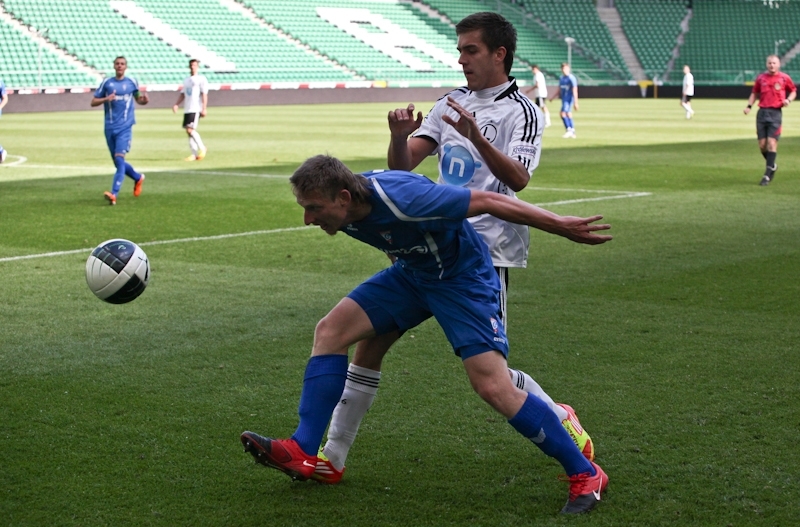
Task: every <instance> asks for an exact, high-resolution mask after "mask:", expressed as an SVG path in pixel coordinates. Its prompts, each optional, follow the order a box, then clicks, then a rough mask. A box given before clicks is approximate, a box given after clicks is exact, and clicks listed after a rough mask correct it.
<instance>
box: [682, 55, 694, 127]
mask: <svg viewBox="0 0 800 527" xmlns="http://www.w3.org/2000/svg"><path fill="white" fill-rule="evenodd" d="M692 97H694V75H692V71H691V70H690V69H689V66H684V67H683V87H682V89H681V106H683V109H684V110H686V118H687V119H691V118H692V116H693V115H694V110H693V109H692Z"/></svg>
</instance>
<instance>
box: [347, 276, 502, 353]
mask: <svg viewBox="0 0 800 527" xmlns="http://www.w3.org/2000/svg"><path fill="white" fill-rule="evenodd" d="M347 296H348V297H349V298H351V299H353V300H354V301H355V302H356V303H357V304H358V305H359V306H361V308H362V309H363V310H364V311H365V312H366V313H367V316H368V317H369V320H370V322H372V327H373V328H374V329H375V332H376V333H377V334H378V335H383V334H385V333H389V332H391V331H395V330H399V331H400V332H401V333H402V332H404V331H406V330H409V329H411V328H413V327H416V326H418V325H419V324H421V323H422V322H423V321H425V320H427V319H428V318H430V317H431V316H433V317H435V318H436V321H437V322H438V323H439V325H440V326H441V327H442V329H443V330H444V334H445V336H446V337H447V340H448V341H449V342H450V344H451V345H452V346H453V351H454V352H455V354H456V355H458V356H459V357H461V359H462V360H463V359H468V358H469V357H472V356H474V355H479V354H481V353H485V352H487V351H491V350H496V351H499V352H500V353H502V354H503V356H504V357H506V358H508V340H507V338H506V330H505V328H504V327H503V322H502V319H501V317H500V304H499V298H500V281H499V279H498V278H497V273H496V272H495V270H494V268H493V267H491V266H486V268H483V269H479V270H475V271H471V272H470V273H466V274H464V275H461V276H459V277H456V278H451V279H446V280H422V279H419V278H417V277H415V276H414V275H413V274H412V273H410V272H407V271H406V270H404V269H403V268H402V267H401V266H400V265H399V264H394V265H392V266H391V267H389V268H388V269H384V270H383V271H381V272H379V273H377V274H376V275H374V276H372V277H371V278H369V279H368V280H366V281H365V282H364V283H362V284H361V285H359V286H358V287H356V288H355V289H354V290H353V291H352V292H351V293H350V294H349V295H347Z"/></svg>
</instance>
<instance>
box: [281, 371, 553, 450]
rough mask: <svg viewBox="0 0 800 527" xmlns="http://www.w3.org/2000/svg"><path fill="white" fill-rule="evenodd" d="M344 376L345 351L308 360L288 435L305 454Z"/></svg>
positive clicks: (315, 443) (314, 444)
mask: <svg viewBox="0 0 800 527" xmlns="http://www.w3.org/2000/svg"><path fill="white" fill-rule="evenodd" d="M345 380H347V355H317V356H315V357H311V358H310V359H309V360H308V364H307V365H306V375H305V378H304V379H303V392H302V393H301V394H300V408H299V410H298V413H299V414H300V424H299V425H297V430H295V432H294V435H292V439H294V440H295V441H297V444H298V445H300V448H302V449H303V452H305V453H306V454H308V455H309V456H316V455H317V451H318V450H319V445H320V443H322V434H324V433H325V428H327V427H328V423H329V422H330V420H331V415H333V409H334V408H336V405H337V404H339V399H340V398H341V397H342V392H343V391H344V382H345ZM564 433H566V432H564Z"/></svg>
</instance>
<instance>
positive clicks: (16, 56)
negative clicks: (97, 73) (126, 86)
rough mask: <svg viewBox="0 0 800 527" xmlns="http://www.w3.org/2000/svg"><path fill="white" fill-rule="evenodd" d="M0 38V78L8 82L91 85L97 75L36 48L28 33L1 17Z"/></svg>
mask: <svg viewBox="0 0 800 527" xmlns="http://www.w3.org/2000/svg"><path fill="white" fill-rule="evenodd" d="M0 42H2V45H0V78H2V79H3V81H4V82H5V83H6V84H7V85H8V86H29V87H36V88H37V89H38V88H39V87H40V85H41V87H53V86H59V87H65V86H91V85H93V84H96V83H97V77H94V76H92V75H90V74H88V73H85V72H83V71H80V70H79V69H78V68H77V67H76V66H75V65H73V64H71V63H69V62H68V61H67V60H65V59H64V58H63V57H61V56H59V55H57V54H55V53H54V52H53V51H52V50H50V49H48V48H46V47H44V46H42V47H41V48H40V46H39V44H37V43H36V42H35V41H34V40H32V39H31V37H30V36H29V35H27V34H25V33H24V32H22V31H21V30H20V29H19V28H17V27H14V26H13V25H11V24H10V23H8V22H7V21H6V20H2V19H0ZM40 54H41V61H40V59H39V57H40ZM40 64H41V67H40ZM40 71H41V78H40ZM40 81H41V82H40Z"/></svg>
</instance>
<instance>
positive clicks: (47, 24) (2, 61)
mask: <svg viewBox="0 0 800 527" xmlns="http://www.w3.org/2000/svg"><path fill="white" fill-rule="evenodd" d="M689 4H690V2H688V0H616V2H615V6H616V7H617V9H618V11H619V13H620V17H621V20H622V25H623V30H624V31H625V34H626V35H627V37H628V40H629V42H630V43H631V45H632V47H633V49H634V51H635V53H636V54H637V56H638V57H639V59H640V62H641V63H642V66H643V67H644V69H645V73H646V74H647V75H648V76H650V77H653V76H658V77H660V78H662V79H663V80H665V81H666V82H673V83H674V82H679V81H680V78H681V74H680V73H679V72H680V69H681V66H682V65H683V64H689V65H690V66H691V68H692V71H693V73H694V74H695V82H696V83H697V84H714V83H725V84H729V83H736V84H740V83H745V82H749V81H752V80H753V78H754V76H755V75H756V74H757V73H758V72H760V71H762V70H763V69H764V59H765V57H766V55H767V54H770V53H773V52H774V51H775V49H776V47H777V48H778V52H779V55H783V54H785V53H786V52H787V51H788V50H789V49H791V48H792V47H793V46H794V45H795V44H797V43H798V42H800V1H797V2H796V1H794V0H792V1H784V2H779V3H777V4H776V3H775V2H773V4H774V5H779V6H780V7H772V8H771V7H770V5H769V2H764V1H761V0H694V2H691V6H692V11H691V13H692V15H693V16H692V17H691V19H690V21H689V31H688V33H687V34H686V35H685V41H684V44H683V45H682V46H680V47H679V48H678V49H679V53H680V56H679V57H678V58H676V59H675V60H674V63H673V68H672V71H671V72H669V71H667V69H668V65H669V64H670V61H671V59H672V52H673V49H675V47H676V41H677V37H678V35H679V34H680V32H681V29H680V24H681V21H682V20H683V19H684V18H685V17H686V15H687V13H689V12H690V11H689V10H688V9H689V7H688V6H689ZM486 10H492V11H496V12H499V13H501V14H502V15H503V16H505V17H506V18H508V19H509V20H510V21H511V22H512V23H513V24H514V26H515V27H516V28H517V32H518V37H519V38H518V47H517V54H516V59H517V60H515V62H514V65H513V67H512V75H514V76H515V77H517V78H518V79H521V80H522V81H525V82H529V81H531V80H532V75H531V72H530V65H531V64H534V63H535V64H538V65H539V66H540V68H541V69H542V71H543V72H544V73H545V76H546V77H548V78H549V81H550V82H553V81H554V79H556V78H558V76H559V75H560V64H561V63H562V62H564V61H565V60H566V59H567V50H568V48H567V45H566V43H565V41H564V37H566V36H570V37H573V38H575V39H576V44H575V46H574V47H573V49H572V66H573V72H574V73H575V74H576V75H577V77H578V79H579V81H580V83H581V84H582V85H587V84H588V85H603V84H627V83H628V82H629V81H630V79H631V75H630V73H629V72H628V70H627V67H626V66H625V64H624V61H623V60H622V58H621V57H620V53H619V50H617V48H616V45H615V43H614V41H613V39H612V38H611V35H610V33H609V31H608V29H607V28H606V26H605V25H604V24H603V23H602V22H601V21H600V19H599V16H598V14H597V11H596V8H595V5H594V1H593V0H413V1H411V0H171V1H167V0H135V1H119V0H0V13H5V14H7V15H8V16H10V17H12V18H13V19H14V21H11V22H9V21H8V19H7V18H6V19H4V18H0V42H2V45H1V46H0V74H1V75H2V78H3V80H4V81H5V82H6V84H7V85H9V86H10V87H12V88H35V87H37V86H38V84H39V70H40V67H39V52H40V48H39V44H38V42H37V41H36V40H34V39H33V38H32V37H31V33H30V32H28V31H25V30H21V29H20V27H21V26H20V25H22V26H28V27H33V28H40V29H44V28H46V29H47V33H46V39H47V40H48V41H49V43H50V44H52V46H55V47H56V48H59V49H60V50H61V51H63V52H64V53H66V54H67V55H69V56H71V57H72V58H73V59H74V61H70V60H68V59H65V58H64V56H62V55H61V54H58V53H54V52H53V51H52V49H51V47H52V46H43V47H42V49H41V83H42V85H43V87H45V88H47V87H59V88H70V87H91V86H95V85H96V84H97V82H98V79H99V78H101V77H102V76H104V75H109V74H113V69H112V64H113V60H114V58H115V57H116V56H118V55H124V56H126V57H127V58H128V65H129V70H128V71H129V74H130V75H131V76H133V77H135V78H137V79H138V80H139V81H140V82H141V83H143V84H145V85H150V86H153V85H162V86H163V87H165V88H166V89H171V87H174V86H176V85H177V84H179V83H180V82H181V80H182V79H183V78H184V77H185V76H186V74H187V72H188V65H187V61H188V59H189V58H190V57H191V58H200V60H201V67H202V69H201V72H202V73H203V74H205V75H206V76H207V77H208V79H209V81H210V82H211V83H212V85H213V84H240V85H261V84H266V83H269V84H274V85H279V84H281V83H283V84H285V85H286V86H292V85H296V84H297V83H314V82H316V83H323V84H332V83H337V84H338V83H342V82H348V81H351V82H359V81H367V82H378V83H379V84H380V83H382V82H385V83H386V85H388V86H457V85H462V84H463V83H464V78H463V74H462V72H461V67H460V66H459V65H458V52H457V50H456V46H457V39H456V36H455V30H454V25H455V24H456V23H457V22H458V21H460V20H461V19H463V18H464V17H465V16H467V15H469V14H471V13H474V12H477V11H486ZM4 16H5V15H4ZM75 61H79V62H81V63H83V64H84V65H85V66H86V68H83V67H81V66H80V65H76V62H75ZM783 70H784V71H786V72H787V73H789V74H791V75H794V76H797V77H800V60H797V59H792V60H788V61H786V62H785V63H784V65H783ZM93 73H94V74H93ZM669 73H671V74H672V78H671V79H670V78H669V77H668V74H669Z"/></svg>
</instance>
